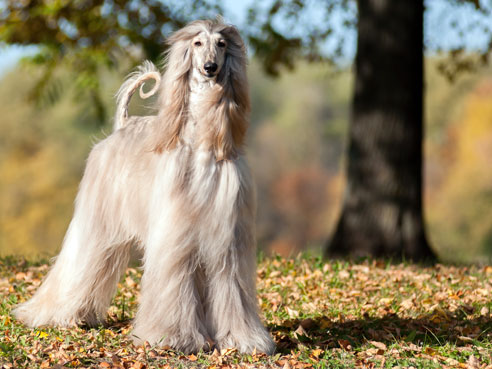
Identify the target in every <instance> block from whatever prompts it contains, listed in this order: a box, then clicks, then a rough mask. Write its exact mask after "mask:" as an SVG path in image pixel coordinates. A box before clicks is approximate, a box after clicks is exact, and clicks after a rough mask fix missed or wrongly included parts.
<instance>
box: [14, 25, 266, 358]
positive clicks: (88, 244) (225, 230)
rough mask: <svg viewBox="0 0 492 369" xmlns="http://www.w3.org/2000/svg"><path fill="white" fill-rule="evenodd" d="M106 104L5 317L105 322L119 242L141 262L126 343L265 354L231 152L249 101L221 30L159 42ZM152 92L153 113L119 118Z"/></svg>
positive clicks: (246, 194) (244, 176) (246, 186)
mask: <svg viewBox="0 0 492 369" xmlns="http://www.w3.org/2000/svg"><path fill="white" fill-rule="evenodd" d="M168 43H169V49H168V53H167V56H166V70H165V73H164V74H163V75H162V79H161V76H160V74H159V72H158V71H157V70H156V68H155V67H154V66H153V65H152V64H151V63H150V62H147V63H145V64H144V65H143V66H142V67H141V68H140V69H139V71H138V72H136V73H135V74H133V75H130V77H129V78H128V80H127V81H126V82H125V83H124V84H123V85H122V87H121V89H120V91H119V92H118V95H117V96H118V99H117V109H116V116H115V126H114V132H113V133H112V134H111V135H110V136H108V137H106V138H105V139H104V140H102V141H101V142H99V143H97V144H96V145H95V146H94V148H93V149H92V151H91V153H90V155H89V158H88V161H87V165H86V169H85V173H84V176H83V178H82V181H81V183H80V188H79V192H78V194H77V198H76V201H75V211H74V215H73V219H72V221H71V223H70V226H69V227H68V230H67V233H66V235H65V239H64V241H63V246H62V250H61V252H60V254H59V256H58V257H57V259H56V262H55V264H54V266H53V267H52V268H51V270H50V272H49V273H48V275H47V276H46V278H45V280H44V282H43V283H42V285H41V286H40V288H39V289H38V290H37V292H36V293H35V295H34V296H33V297H32V298H31V299H30V300H29V301H27V302H25V303H23V304H21V305H20V306H18V307H17V308H16V309H15V311H14V314H15V316H16V317H17V318H18V319H20V320H21V321H23V322H25V323H26V324H27V325H29V326H31V327H37V326H42V325H54V326H62V327H65V326H73V325H75V324H79V323H84V324H87V325H91V326H93V325H97V324H100V323H101V322H103V321H104V319H105V315H106V311H107V308H108V306H109V304H110V302H111V299H112V296H113V294H114V292H115V289H116V286H117V282H118V280H119V279H120V277H121V275H122V273H123V271H124V270H125V268H126V266H127V263H128V259H129V249H130V246H131V245H132V244H136V245H138V247H140V248H141V249H142V250H143V255H144V256H143V270H144V272H143V277H142V282H141V283H142V284H141V295H140V300H139V309H138V312H137V314H136V317H135V320H134V326H133V337H134V340H135V342H136V343H141V342H144V341H148V342H149V343H150V344H153V345H158V346H161V347H162V346H170V347H172V348H174V349H177V350H180V351H183V352H196V351H198V350H201V349H204V350H206V349H210V348H211V347H212V345H214V346H215V347H218V348H219V349H222V348H229V347H235V348H237V349H238V350H239V351H240V352H244V353H250V352H252V351H253V350H254V349H256V350H258V351H261V352H265V353H269V354H270V353H272V352H273V350H274V343H273V341H272V339H271V337H270V335H269V333H268V331H267V330H266V329H265V327H264V326H263V324H262V323H261V321H260V318H259V315H258V309H257V303H256V286H255V280H256V278H255V276H256V273H255V268H256V262H255V261H256V256H255V212H256V203H255V193H254V186H253V183H252V178H251V175H250V171H249V169H248V166H247V163H246V160H245V156H244V152H243V147H244V139H245V133H246V128H247V126H248V114H249V110H250V99H249V94H248V84H247V78H246V64H247V58H246V48H245V46H244V43H243V41H242V39H241V37H240V35H239V33H238V30H237V29H236V28H235V27H234V26H230V25H226V24H224V23H222V21H220V20H214V21H210V20H199V21H195V22H192V23H190V24H189V25H187V26H186V27H184V28H183V29H181V30H179V31H177V32H175V33H174V34H172V35H171V36H170V37H169V39H168ZM149 79H154V80H155V86H154V89H153V90H155V89H157V86H159V87H158V89H159V91H160V92H159V97H158V100H157V109H158V113H157V115H154V116H144V117H136V116H130V117H129V116H128V103H129V101H130V97H131V95H132V94H133V93H134V92H135V91H136V90H137V89H138V88H139V87H140V93H141V96H142V97H147V96H148V95H151V94H152V93H153V92H154V91H153V90H152V91H149V92H148V93H144V92H143V90H142V87H143V83H144V82H145V81H147V80H149Z"/></svg>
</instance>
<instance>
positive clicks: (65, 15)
mask: <svg viewBox="0 0 492 369" xmlns="http://www.w3.org/2000/svg"><path fill="white" fill-rule="evenodd" d="M2 5H3V4H2ZM0 10H1V11H2V13H1V14H0V19H2V22H1V23H0V41H1V42H3V43H6V44H16V45H37V46H39V49H38V53H37V54H36V55H34V56H33V57H31V58H29V61H30V62H32V63H34V64H37V65H40V66H42V68H43V72H42V74H41V76H40V77H39V79H38V80H37V83H36V85H35V86H34V88H33V90H32V91H31V97H32V98H33V99H34V100H35V101H37V100H39V99H40V98H41V97H43V96H45V95H46V94H49V91H50V90H52V89H53V88H56V85H57V84H59V83H61V81H60V80H57V79H56V78H54V76H53V75H54V74H55V72H56V69H58V68H61V67H62V68H66V69H68V70H72V71H77V72H78V75H77V77H76V78H75V79H72V80H70V81H69V83H70V84H73V85H74V86H75V87H76V88H77V90H78V92H79V93H80V94H87V96H88V97H89V98H90V99H91V101H92V102H93V104H94V105H95V106H97V110H96V112H95V117H96V118H97V119H98V122H99V123H100V124H101V125H102V124H103V123H104V122H105V120H106V119H107V116H106V111H105V109H104V104H103V98H102V96H101V92H102V91H101V89H102V88H101V82H102V81H101V70H102V69H103V68H118V67H119V66H120V61H121V60H124V61H127V62H128V61H130V66H124V68H125V69H126V71H128V69H129V68H131V67H132V66H134V65H135V64H136V63H137V62H140V61H141V60H142V59H145V58H147V59H151V60H153V61H158V59H159V57H160V55H161V54H162V52H163V51H165V49H164V46H165V43H164V40H165V36H166V35H167V34H169V33H170V32H171V31H172V30H175V29H177V28H181V27H182V26H184V25H185V24H186V23H187V22H188V21H190V20H191V15H192V14H193V17H204V16H212V15H214V14H217V13H219V12H220V8H219V7H218V6H217V5H216V4H214V2H213V1H204V0H188V1H182V2H181V3H180V5H179V6H176V5H175V4H174V3H171V2H161V1H156V0H151V1H140V0H137V1H127V0H117V1H102V0H79V1H68V0H60V1H50V2H45V1H39V0H33V1H26V2H22V1H13V0H12V1H7V2H6V4H5V5H3V6H2V8H0ZM185 15H186V16H185ZM63 82H67V81H63ZM54 101H56V99H54Z"/></svg>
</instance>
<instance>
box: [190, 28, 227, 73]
mask: <svg viewBox="0 0 492 369" xmlns="http://www.w3.org/2000/svg"><path fill="white" fill-rule="evenodd" d="M226 50H227V40H226V39H225V38H224V36H223V35H222V34H220V33H219V32H208V31H206V30H204V31H202V32H200V33H199V34H198V35H196V36H195V37H194V38H193V39H192V40H191V51H192V55H191V58H192V65H193V68H195V69H196V70H198V71H199V72H200V73H201V75H203V76H204V77H206V78H209V79H213V78H215V77H216V76H217V75H218V74H219V73H220V70H221V69H222V66H223V65H224V61H225V57H226Z"/></svg>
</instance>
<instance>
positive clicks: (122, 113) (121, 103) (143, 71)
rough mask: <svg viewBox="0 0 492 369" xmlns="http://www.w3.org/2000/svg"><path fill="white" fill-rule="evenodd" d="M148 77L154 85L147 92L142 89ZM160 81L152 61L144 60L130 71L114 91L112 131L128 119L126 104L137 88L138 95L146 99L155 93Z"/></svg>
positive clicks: (123, 124)
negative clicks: (116, 90)
mask: <svg viewBox="0 0 492 369" xmlns="http://www.w3.org/2000/svg"><path fill="white" fill-rule="evenodd" d="M149 79H153V80H154V81H155V85H154V87H152V89H151V90H150V91H148V92H144V91H143V86H144V84H145V82H147V81H148V80H149ZM160 83H161V75H160V73H159V71H158V70H157V68H156V67H155V65H154V64H152V62H150V61H148V60H146V61H145V62H144V63H143V64H142V65H140V66H139V67H138V69H137V70H136V71H135V72H133V73H131V74H130V75H129V76H128V78H127V79H126V81H125V82H124V83H123V84H122V85H121V87H120V89H119V90H118V92H117V93H116V114H115V118H114V131H116V130H118V129H120V128H123V127H124V126H125V124H126V120H127V119H128V105H129V104H130V99H131V97H132V95H133V94H134V93H135V91H136V90H137V88H139V87H140V91H139V95H140V97H141V98H142V99H146V98H148V97H150V96H152V95H154V94H155V92H156V91H157V90H158V88H159V85H160Z"/></svg>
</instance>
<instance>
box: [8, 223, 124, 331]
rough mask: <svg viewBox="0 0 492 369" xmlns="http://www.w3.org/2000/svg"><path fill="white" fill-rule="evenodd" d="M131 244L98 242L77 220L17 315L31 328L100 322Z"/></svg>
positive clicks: (16, 311) (16, 312) (15, 312)
mask: <svg viewBox="0 0 492 369" xmlns="http://www.w3.org/2000/svg"><path fill="white" fill-rule="evenodd" d="M129 246H130V245H129V244H128V243H126V244H116V245H115V244H113V245H111V244H106V245H101V244H98V243H97V242H96V240H94V237H93V235H84V234H81V230H80V229H79V224H78V220H77V219H74V220H73V221H72V223H71V225H70V228H69V230H68V232H67V235H66V239H65V242H64V246H63V249H62V251H61V253H60V255H59V256H58V257H57V258H56V262H55V264H54V265H53V267H52V269H51V270H50V271H49V273H48V275H47V276H46V278H45V280H44V281H43V283H42V285H41V286H40V288H39V289H38V290H37V291H36V293H35V295H34V296H33V297H32V298H31V299H30V300H29V301H27V302H25V303H23V304H21V305H19V306H18V307H17V308H16V309H15V310H14V314H15V316H16V317H17V318H18V319H19V320H21V321H23V322H24V323H25V324H27V325H28V326H31V327H37V326H42V325H55V326H72V325H75V324H78V323H82V322H83V323H85V324H88V325H91V326H94V325H97V324H99V323H100V322H102V321H103V320H104V318H105V315H106V310H107V308H108V306H109V304H110V302H111V298H112V295H113V293H114V290H115V287H116V285H117V282H118V280H119V278H120V276H121V274H122V272H123V271H124V269H125V267H126V266H127V263H128V259H129Z"/></svg>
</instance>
